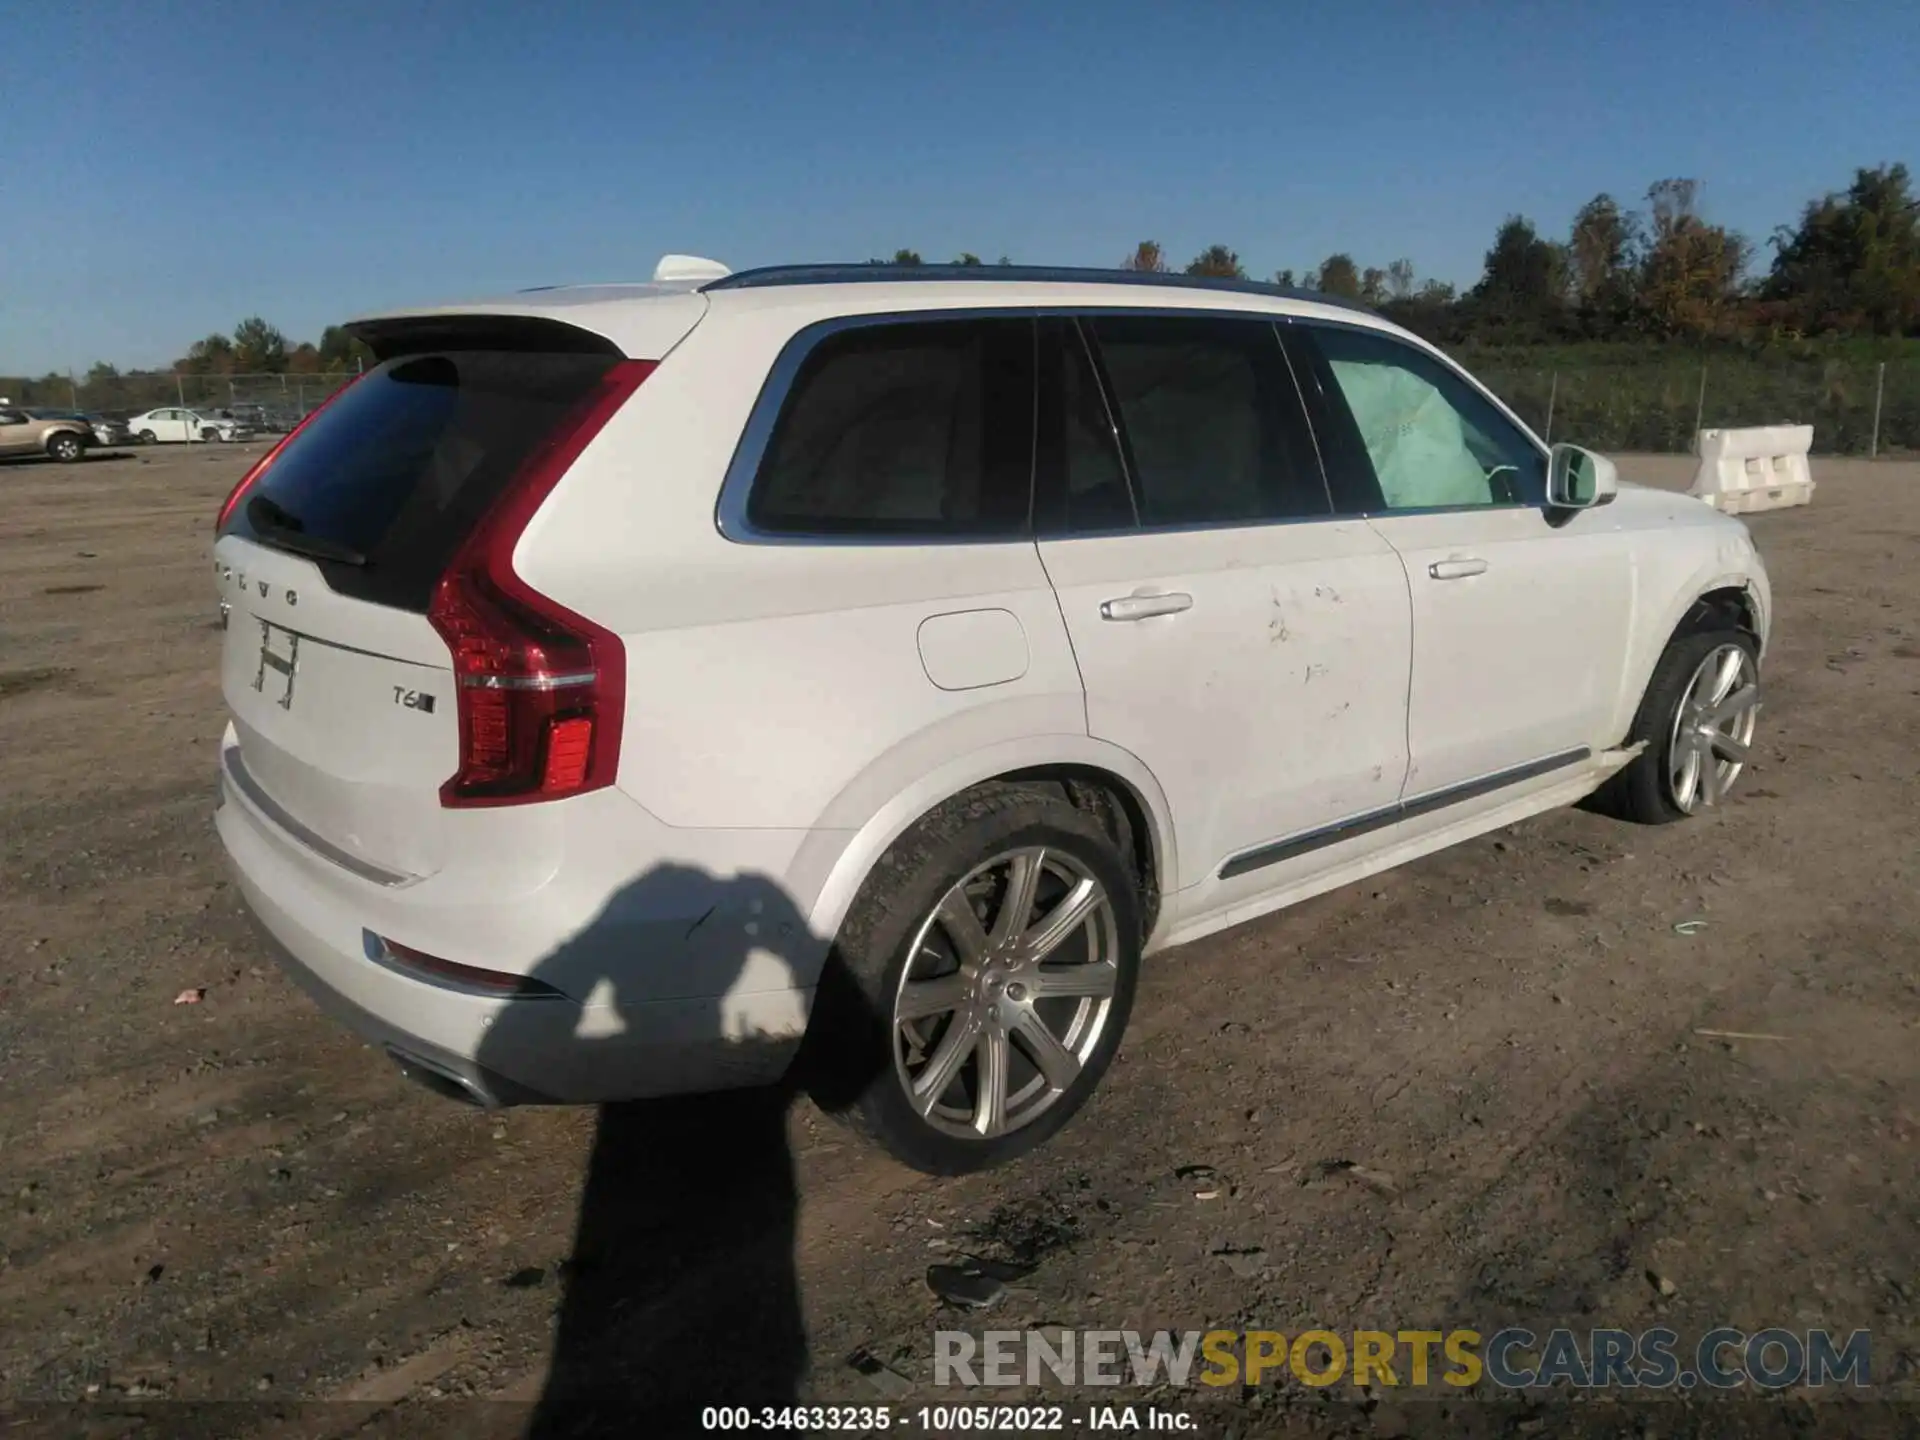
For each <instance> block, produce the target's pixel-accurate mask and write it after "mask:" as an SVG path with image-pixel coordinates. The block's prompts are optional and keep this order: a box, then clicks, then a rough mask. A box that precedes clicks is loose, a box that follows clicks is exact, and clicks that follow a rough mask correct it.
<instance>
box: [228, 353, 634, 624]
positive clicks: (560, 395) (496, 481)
mask: <svg viewBox="0 0 1920 1440" xmlns="http://www.w3.org/2000/svg"><path fill="white" fill-rule="evenodd" d="M613 363H614V362H613V359H612V358H611V357H609V356H605V355H574V354H554V353H522V352H509V351H497V350H460V351H450V352H447V353H444V354H436V355H409V356H403V357H400V358H397V359H393V360H389V361H387V362H386V363H384V364H383V365H381V366H380V367H379V368H378V369H376V370H373V371H371V372H370V373H369V374H367V375H366V376H365V377H364V378H363V379H361V380H360V381H359V382H358V383H356V384H355V385H354V386H353V387H352V388H351V389H349V390H347V391H346V393H345V394H343V395H341V396H340V397H339V398H338V399H336V400H335V401H334V402H333V403H332V404H331V405H329V406H328V407H327V408H326V409H325V410H324V411H322V412H321V413H320V414H319V415H318V416H316V417H315V418H314V420H313V423H312V424H310V425H308V426H307V428H306V429H305V430H303V431H301V432H300V435H299V436H298V438H296V439H295V440H294V441H293V443H292V444H290V445H289V446H288V447H287V448H286V449H285V450H284V451H282V452H281V454H280V457H279V458H278V459H277V460H275V461H274V463H273V465H272V466H271V467H270V468H269V469H268V470H267V473H266V474H265V475H264V476H262V477H261V479H260V482H259V484H258V485H257V486H256V487H255V488H254V490H253V492H252V493H251V494H249V496H248V497H247V500H246V502H245V503H243V504H241V505H240V506H238V507H237V508H236V509H235V511H234V513H233V515H232V516H231V517H230V518H229V520H228V522H227V529H228V531H229V533H232V534H237V535H241V536H244V537H246V538H248V539H252V540H258V541H259V542H261V543H262V544H268V545H272V544H274V543H276V539H277V538H281V537H285V536H286V532H287V531H289V530H296V531H297V532H298V536H299V537H300V539H301V540H308V541H312V542H317V544H316V548H328V547H332V548H335V549H336V550H338V551H341V552H350V553H352V554H356V555H358V556H361V557H364V559H365V562H366V563H365V564H364V565H362V564H354V563H347V562H345V561H341V560H333V559H322V560H317V561H316V563H317V564H318V565H319V566H320V569H321V571H322V572H323V574H324V575H325V576H326V580H327V583H328V584H329V585H330V586H331V587H332V588H333V589H335V590H337V591H339V592H341V593H342V594H346V595H353V596H355V597H357V598H359V599H363V600H370V601H373V602H375V603H377V604H383V605H393V606H397V607H399V608H402V609H407V610H415V611H419V612H422V613H424V612H425V610H426V608H427V602H428V601H429V599H430V598H431V597H432V594H433V587H434V584H435V583H436V582H437V581H438V580H439V578H440V576H441V574H442V573H443V572H444V571H445V569H446V566H447V563H448V561H450V560H451V559H452V558H453V553H454V551H455V550H456V549H458V547H459V545H460V542H461V541H462V540H464V539H465V538H466V536H467V535H468V533H469V532H470V531H471V530H472V528H473V526H474V524H475V523H476V522H477V521H478V520H479V518H480V516H481V515H482V514H483V513H485V511H486V508H487V506H488V505H489V504H490V503H492V501H493V500H494V499H495V498H496V497H497V496H498V495H499V494H500V492H501V491H502V489H504V488H505V486H506V483H507V481H508V480H510V479H511V478H512V477H513V474H514V472H515V471H516V470H517V469H518V468H519V467H520V465H521V464H522V463H523V462H524V461H525V460H526V458H527V456H528V455H529V454H530V453H531V452H532V451H533V449H534V448H535V447H536V446H537V445H539V444H540V442H541V441H542V440H544V439H545V438H546V437H547V436H549V435H551V434H552V433H553V431H554V429H555V427H556V426H557V425H558V424H559V422H560V421H561V420H562V419H563V418H565V416H566V415H567V413H568V412H569V411H570V410H572V409H573V408H574V407H575V406H577V405H578V404H580V402H581V401H582V400H584V399H585V398H586V396H587V395H588V394H589V393H590V392H591V391H592V390H593V388H594V386H595V384H596V383H597V382H598V381H599V380H600V379H601V377H602V376H603V375H605V374H606V372H607V370H608V368H609V367H610V366H611V365H612V364H613ZM255 496H263V497H265V499H266V500H267V501H269V502H271V506H270V507H261V506H255V505H254V503H253V501H254V497H255ZM250 511H251V514H250V513H249V512H250ZM263 511H264V513H266V514H268V515H270V516H271V517H272V522H273V523H272V525H271V526H268V527H267V528H266V529H265V530H264V531H257V530H256V528H255V522H256V519H258V518H259V517H260V516H261V515H262V513H263ZM289 548H291V545H290V547H289Z"/></svg>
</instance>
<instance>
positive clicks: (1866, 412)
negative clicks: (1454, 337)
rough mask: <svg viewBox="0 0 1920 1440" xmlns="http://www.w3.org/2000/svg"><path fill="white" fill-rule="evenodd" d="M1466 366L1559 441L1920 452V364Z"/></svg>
mask: <svg viewBox="0 0 1920 1440" xmlns="http://www.w3.org/2000/svg"><path fill="white" fill-rule="evenodd" d="M1463 358H1464V359H1465V362H1466V364H1467V366H1468V368H1469V369H1470V370H1471V371H1472V372H1473V373H1474V374H1475V375H1476V376H1478V377H1479V378H1480V379H1481V380H1483V381H1484V382H1485V383H1486V384H1487V385H1488V386H1489V387H1490V388H1491V389H1492V390H1493V392H1494V393H1495V394H1497V395H1498V396H1499V397H1500V398H1501V399H1503V400H1505V401H1506V402H1507V404H1509V405H1511V406H1512V407H1513V409H1514V411H1515V413H1517V414H1518V415H1519V416H1520V418H1521V419H1523V420H1525V421H1526V422H1527V423H1528V424H1529V425H1531V426H1533V428H1534V429H1535V430H1536V431H1538V432H1539V433H1540V434H1541V436H1542V437H1544V438H1545V439H1547V440H1549V441H1552V440H1569V441H1572V442H1574V443H1575V444H1579V445H1587V446H1590V447H1592V448H1593V449H1595V450H1638V451H1649V452H1652V453H1655V454H1683V453H1685V452H1687V451H1689V450H1691V449H1692V448H1693V436H1694V432H1695V431H1696V430H1700V429H1709V430H1711V429H1732V428H1735V427H1740V426H1747V425H1782V424H1790V425H1811V426H1813V449H1814V453H1815V454H1819V455H1886V454H1891V453H1899V452H1913V451H1920V361H1914V360H1894V361H1867V362H1864V363H1863V362H1860V361H1848V360H1785V359H1765V360H1760V359H1741V358H1720V359H1706V360H1702V359H1700V358H1699V357H1698V356H1692V357H1685V358H1682V357H1674V358H1671V359H1662V358H1650V357H1648V356H1645V355H1639V356H1634V357H1631V358H1622V359H1620V360H1618V361H1608V360H1597V359H1588V358H1584V357H1583V358H1581V359H1579V360H1577V361H1573V362H1570V363H1567V364H1563V365H1551V364H1546V365H1542V364H1535V363H1527V362H1523V361H1518V362H1517V361H1515V360H1513V359H1510V358H1506V357H1501V356H1499V355H1498V354H1495V353H1488V354H1485V355H1482V356H1478V357H1475V356H1472V355H1468V356H1465V357H1463Z"/></svg>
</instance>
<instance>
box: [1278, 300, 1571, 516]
mask: <svg viewBox="0 0 1920 1440" xmlns="http://www.w3.org/2000/svg"><path fill="white" fill-rule="evenodd" d="M1308 333H1309V334H1310V335H1311V337H1312V342H1313V344H1314V345H1315V346H1316V347H1317V349H1318V351H1319V354H1320V356H1321V359H1322V361H1323V369H1322V372H1321V373H1322V376H1323V378H1324V379H1330V381H1331V384H1330V387H1328V388H1330V389H1331V390H1332V391H1334V392H1335V394H1334V395H1330V396H1328V397H1327V398H1328V399H1329V400H1330V401H1333V400H1336V397H1337V402H1338V403H1334V404H1331V405H1330V406H1329V409H1330V410H1332V411H1333V412H1334V423H1335V424H1340V423H1342V421H1343V420H1344V421H1345V422H1346V423H1349V424H1351V426H1352V427H1353V430H1355V431H1357V432H1358V435H1357V438H1358V441H1359V445H1358V447H1357V448H1358V449H1360V450H1364V452H1365V456H1366V462H1367V464H1369V465H1370V467H1371V469H1372V472H1373V473H1372V479H1373V481H1374V483H1375V484H1376V485H1377V486H1378V491H1379V501H1380V508H1383V509H1386V510H1419V509H1434V508H1449V507H1455V506H1475V505H1540V504H1544V503H1545V500H1546V458H1545V457H1544V456H1543V455H1542V454H1541V453H1540V451H1539V449H1538V448H1537V447H1536V446H1535V445H1534V444H1533V442H1532V441H1530V440H1529V439H1528V438H1527V437H1526V435H1525V434H1524V433H1522V431H1521V430H1520V429H1519V428H1518V427H1517V426H1515V425H1514V423H1513V422H1512V421H1510V420H1509V419H1507V417H1506V416H1504V415H1502V414H1501V413H1500V411H1499V409H1498V408H1497V407H1496V406H1494V405H1493V404H1492V403H1491V402H1490V401H1489V400H1488V399H1487V397H1486V396H1484V395H1482V394H1481V393H1480V392H1479V391H1478V390H1476V389H1475V388H1474V387H1473V386H1471V385H1469V384H1467V383H1466V381H1464V380H1462V379H1461V378H1460V376H1459V375H1457V374H1455V373H1454V372H1453V371H1452V370H1451V369H1449V368H1448V367H1447V366H1445V365H1443V364H1441V363H1440V362H1439V361H1438V360H1436V359H1434V358H1433V357H1432V356H1431V355H1428V354H1425V353H1424V352H1422V351H1420V350H1416V349H1415V348H1414V347H1412V346H1411V345H1406V344H1403V343H1402V342H1400V341H1398V340H1395V339H1393V338H1392V337H1391V336H1387V335H1376V334H1371V333H1369V332H1366V331H1362V330H1353V329H1347V328H1342V327H1334V326H1324V327H1318V326H1316V327H1308ZM1342 410H1344V412H1345V415H1344V417H1342V416H1341V415H1340V414H1339V412H1340V411H1342ZM1328 448H1329V449H1331V450H1333V451H1335V452H1336V453H1337V452H1338V451H1339V450H1340V448H1341V447H1340V446H1338V445H1334V446H1330V447H1328ZM1357 458H1358V457H1357V455H1356V456H1355V459H1356V460H1357Z"/></svg>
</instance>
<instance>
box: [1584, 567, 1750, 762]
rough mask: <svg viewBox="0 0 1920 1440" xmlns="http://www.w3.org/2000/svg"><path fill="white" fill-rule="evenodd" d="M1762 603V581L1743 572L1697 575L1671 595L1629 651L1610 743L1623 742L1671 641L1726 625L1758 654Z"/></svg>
mask: <svg viewBox="0 0 1920 1440" xmlns="http://www.w3.org/2000/svg"><path fill="white" fill-rule="evenodd" d="M1768 604H1769V599H1768V595H1767V592H1766V587H1765V584H1764V582H1763V581H1761V580H1759V579H1757V578H1756V577H1755V576H1754V575H1753V574H1752V573H1751V572H1746V571H1732V572H1721V573H1715V574H1709V575H1707V576H1704V577H1697V578H1696V579H1695V581H1694V583H1693V584H1690V585H1687V586H1685V587H1683V588H1682V589H1681V590H1680V591H1679V592H1678V593H1676V594H1675V596H1674V597H1673V600H1672V601H1671V603H1670V604H1669V605H1668V606H1667V608H1666V611H1665V613H1663V614H1662V615H1661V617H1660V621H1659V623H1658V624H1656V625H1652V626H1649V627H1648V628H1647V630H1646V632H1645V633H1646V635H1647V636H1648V639H1647V640H1646V641H1645V642H1643V644H1642V645H1641V646H1640V647H1638V648H1637V649H1636V650H1635V652H1634V653H1633V655H1632V658H1631V662H1630V664H1631V669H1630V671H1629V674H1628V677H1627V683H1626V684H1625V685H1624V686H1623V687H1622V689H1621V695H1620V701H1619V704H1618V705H1617V706H1616V707H1615V715H1614V724H1613V726H1612V733H1613V735H1614V737H1615V739H1616V741H1624V738H1625V737H1626V736H1627V735H1628V734H1629V733H1630V732H1631V730H1632V728H1633V722H1634V719H1635V717H1636V716H1638V714H1639V713H1640V706H1641V703H1642V701H1643V700H1644V699H1645V698H1646V693H1647V686H1648V685H1650V684H1652V683H1653V672H1654V670H1655V668H1656V667H1657V666H1658V665H1659V664H1660V657H1661V656H1662V655H1664V654H1666V653H1667V650H1668V648H1669V647H1670V646H1672V644H1673V643H1674V641H1676V640H1679V639H1681V638H1682V637H1684V636H1687V635H1696V634H1700V633H1702V632H1703V631H1707V630H1713V629H1720V628H1727V629H1733V630H1739V631H1742V632H1743V633H1745V634H1748V635H1751V636H1752V637H1753V640H1754V644H1755V645H1756V647H1758V648H1759V649H1760V651H1761V653H1762V654H1763V655H1764V653H1765V650H1766V642H1767V634H1768V629H1769V621H1770V616H1769V614H1768V608H1767V607H1768Z"/></svg>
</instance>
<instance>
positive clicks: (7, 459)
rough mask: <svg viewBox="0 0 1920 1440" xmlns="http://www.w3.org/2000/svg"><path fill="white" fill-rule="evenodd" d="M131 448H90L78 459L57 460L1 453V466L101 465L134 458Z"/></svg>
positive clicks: (64, 466)
mask: <svg viewBox="0 0 1920 1440" xmlns="http://www.w3.org/2000/svg"><path fill="white" fill-rule="evenodd" d="M134 458H135V456H134V452H133V451H131V450H105V451H100V450H89V451H88V452H87V453H86V454H84V455H82V456H81V457H80V458H79V459H78V460H56V459H54V458H53V457H52V456H51V455H0V466H8V465H19V466H27V465H47V466H51V467H52V468H54V469H56V470H58V469H63V468H67V467H69V466H74V465H99V464H103V463H105V462H108V461H113V460H132V459H134Z"/></svg>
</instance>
